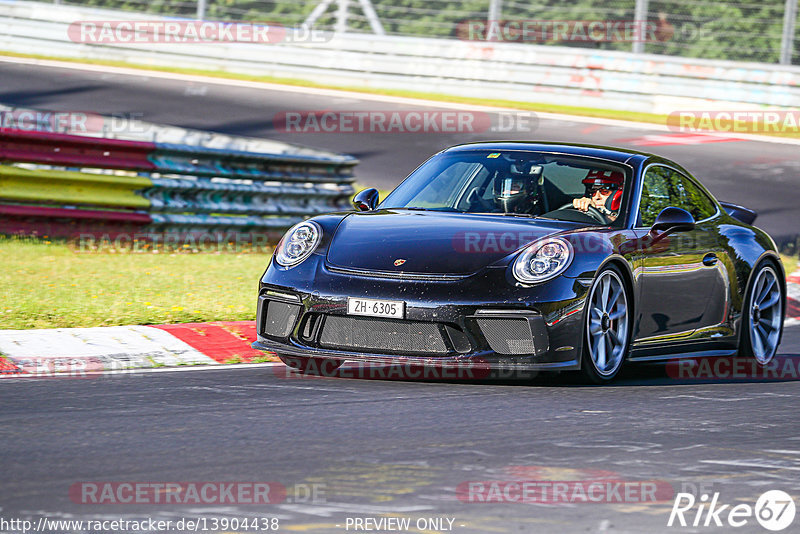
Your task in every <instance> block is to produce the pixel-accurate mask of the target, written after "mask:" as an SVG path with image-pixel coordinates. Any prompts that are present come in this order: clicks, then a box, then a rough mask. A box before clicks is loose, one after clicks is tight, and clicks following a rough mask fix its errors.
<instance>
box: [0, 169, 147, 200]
mask: <svg viewBox="0 0 800 534" xmlns="http://www.w3.org/2000/svg"><path fill="white" fill-rule="evenodd" d="M152 185H153V182H152V181H151V180H150V179H149V178H145V177H141V176H117V175H108V174H88V173H82V172H72V171H51V170H30V169H23V168H20V167H9V166H3V165H0V199H2V200H11V201H15V202H26V203H31V204H32V203H36V204H60V205H64V204H84V205H91V206H97V207H114V208H145V209H146V208H149V207H150V201H149V200H148V199H146V198H144V197H141V196H139V195H137V194H136V193H135V191H136V190H139V189H145V188H147V187H152Z"/></svg>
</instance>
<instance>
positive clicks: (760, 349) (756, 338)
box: [750, 328, 764, 358]
mask: <svg viewBox="0 0 800 534" xmlns="http://www.w3.org/2000/svg"><path fill="white" fill-rule="evenodd" d="M750 337H752V338H753V349H755V353H756V356H757V357H759V358H760V357H761V355H763V354H764V343H763V341H762V340H761V333H760V332H759V331H758V329H756V328H754V329H753V335H752V336H750Z"/></svg>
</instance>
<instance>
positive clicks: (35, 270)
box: [0, 238, 270, 329]
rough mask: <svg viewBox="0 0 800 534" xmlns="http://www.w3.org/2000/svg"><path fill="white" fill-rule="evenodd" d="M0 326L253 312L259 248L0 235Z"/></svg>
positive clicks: (217, 317)
mask: <svg viewBox="0 0 800 534" xmlns="http://www.w3.org/2000/svg"><path fill="white" fill-rule="evenodd" d="M0 258H2V264H3V270H2V272H0V295H2V296H3V298H2V300H0V329H25V328H55V327H82V326H113V325H129V324H161V323H188V322H200V321H241V320H252V319H253V318H254V317H255V307H256V294H257V284H258V280H259V278H260V276H261V274H262V273H263V272H264V269H265V268H266V265H267V262H268V261H269V258H270V255H269V254H266V253H246V254H237V253H221V254H217V253H202V254H192V253H167V254H165V253H157V254H156V253H152V252H144V253H133V252H123V253H110V252H88V253H86V252H84V253H81V252H77V251H75V250H74V249H73V247H71V246H68V245H67V244H64V243H49V244H48V242H47V241H36V240H20V239H9V238H0Z"/></svg>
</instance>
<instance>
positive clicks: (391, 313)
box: [347, 297, 406, 319]
mask: <svg viewBox="0 0 800 534" xmlns="http://www.w3.org/2000/svg"><path fill="white" fill-rule="evenodd" d="M347 313H348V315H366V316H369V317H393V318H395V319H403V318H404V317H405V314H406V303H405V302H403V301H399V300H376V299H357V298H354V297H350V298H348V299H347Z"/></svg>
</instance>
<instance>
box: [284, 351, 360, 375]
mask: <svg viewBox="0 0 800 534" xmlns="http://www.w3.org/2000/svg"><path fill="white" fill-rule="evenodd" d="M278 358H280V359H281V361H282V362H283V363H285V364H286V365H288V366H289V367H292V368H294V369H297V370H298V371H300V372H301V373H309V374H315V375H327V374H331V373H333V372H334V371H335V370H336V369H338V368H339V366H341V365H342V363H344V362H343V361H342V360H330V359H322V358H308V357H306V356H281V355H280V354H279V355H278Z"/></svg>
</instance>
